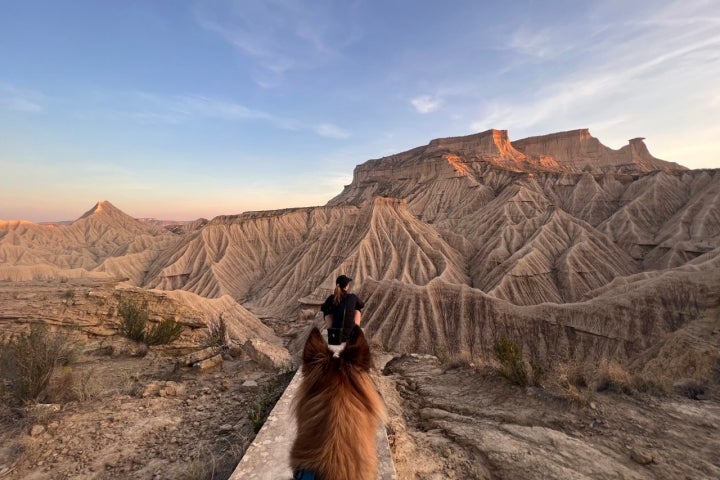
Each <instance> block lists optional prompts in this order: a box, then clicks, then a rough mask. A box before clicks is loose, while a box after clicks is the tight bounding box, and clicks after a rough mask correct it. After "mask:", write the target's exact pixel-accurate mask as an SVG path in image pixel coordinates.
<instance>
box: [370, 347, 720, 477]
mask: <svg viewBox="0 0 720 480" xmlns="http://www.w3.org/2000/svg"><path fill="white" fill-rule="evenodd" d="M384 373H385V376H384V377H382V378H381V379H380V381H381V389H382V390H383V394H384V397H385V399H386V401H387V402H388V405H389V409H390V411H391V419H390V422H389V425H388V431H389V438H390V442H391V448H392V450H393V452H394V460H395V464H396V468H397V470H398V478H399V479H400V480H404V479H423V480H440V479H469V478H478V479H507V480H511V479H512V480H515V479H524V480H535V479H537V480H540V479H590V478H593V479H600V478H602V479H668V480H670V479H673V480H674V479H688V480H689V479H693V480H701V479H702V480H711V479H717V478H720V435H719V433H720V396H719V395H718V392H717V389H715V390H714V391H713V392H712V393H709V394H705V396H703V397H702V399H701V400H691V399H689V398H685V397H682V396H680V395H674V394H665V395H648V394H642V393H638V392H633V393H632V394H626V393H618V392H610V391H607V392H602V393H599V392H595V393H592V394H588V396H586V397H584V398H583V399H582V400H581V401H578V398H577V397H569V396H568V395H567V394H566V392H562V391H560V390H555V389H553V388H539V387H518V386H514V385H511V384H509V383H508V382H507V381H506V380H505V379H504V378H502V377H500V376H499V375H498V374H497V373H496V372H495V370H494V369H492V368H490V367H482V368H473V367H469V366H458V367H456V368H452V367H451V368H448V367H447V366H443V364H442V363H441V362H440V361H439V360H438V359H437V358H435V357H431V356H421V355H405V356H400V357H397V358H395V359H394V360H391V361H390V362H389V363H388V364H387V365H386V367H385V369H384Z"/></svg>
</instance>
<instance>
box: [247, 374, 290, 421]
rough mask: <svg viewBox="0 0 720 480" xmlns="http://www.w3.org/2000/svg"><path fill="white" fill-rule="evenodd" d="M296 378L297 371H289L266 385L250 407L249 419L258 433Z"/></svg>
mask: <svg viewBox="0 0 720 480" xmlns="http://www.w3.org/2000/svg"><path fill="white" fill-rule="evenodd" d="M294 376H295V370H291V369H288V370H287V371H283V372H282V373H280V374H278V376H277V377H275V381H273V382H271V383H270V384H268V385H266V386H265V387H264V388H263V389H262V391H261V392H260V393H259V394H258V396H257V398H256V399H255V402H254V403H253V404H252V405H251V406H250V411H249V412H248V418H249V419H250V421H251V422H252V425H253V430H254V431H255V433H258V432H259V431H260V429H261V428H262V426H263V425H264V424H265V420H267V417H268V415H270V412H271V411H272V409H273V407H275V404H276V403H277V401H278V400H279V399H280V397H281V396H282V394H283V392H284V391H285V389H286V388H287V386H288V384H289V383H290V380H292V378H293V377H294Z"/></svg>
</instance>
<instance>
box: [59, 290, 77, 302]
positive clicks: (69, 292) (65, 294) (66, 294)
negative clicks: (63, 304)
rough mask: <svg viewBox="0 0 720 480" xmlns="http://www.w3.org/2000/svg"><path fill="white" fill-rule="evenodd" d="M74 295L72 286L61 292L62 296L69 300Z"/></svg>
mask: <svg viewBox="0 0 720 480" xmlns="http://www.w3.org/2000/svg"><path fill="white" fill-rule="evenodd" d="M74 296H75V290H73V289H72V288H69V289H67V290H65V291H64V292H63V294H62V298H65V299H67V300H70V299H71V298H73V297H74Z"/></svg>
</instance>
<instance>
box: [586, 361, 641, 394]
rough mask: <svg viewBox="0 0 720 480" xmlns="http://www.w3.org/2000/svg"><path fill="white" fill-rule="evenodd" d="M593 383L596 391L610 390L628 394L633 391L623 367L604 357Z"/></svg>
mask: <svg viewBox="0 0 720 480" xmlns="http://www.w3.org/2000/svg"><path fill="white" fill-rule="evenodd" d="M593 383H594V390H595V391H596V392H604V391H612V392H617V393H625V394H628V395H629V394H632V393H633V388H632V382H631V378H630V375H629V374H628V372H627V371H626V370H625V368H623V366H622V365H620V364H619V363H617V362H615V361H613V360H608V359H606V358H604V359H602V360H601V361H600V365H599V367H598V370H597V372H596V378H595V380H594V382H593Z"/></svg>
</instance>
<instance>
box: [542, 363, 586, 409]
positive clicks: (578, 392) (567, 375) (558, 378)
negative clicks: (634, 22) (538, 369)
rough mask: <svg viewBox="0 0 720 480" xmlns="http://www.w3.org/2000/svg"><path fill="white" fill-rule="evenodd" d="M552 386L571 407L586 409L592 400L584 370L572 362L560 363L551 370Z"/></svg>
mask: <svg viewBox="0 0 720 480" xmlns="http://www.w3.org/2000/svg"><path fill="white" fill-rule="evenodd" d="M551 375H552V385H553V387H555V388H558V389H559V390H560V392H561V393H560V395H561V397H562V398H563V399H564V400H565V401H567V402H569V403H570V404H572V405H575V406H578V407H587V406H588V405H590V402H591V401H592V399H593V393H592V391H590V390H589V389H588V384H589V382H588V380H587V378H588V374H587V372H586V368H585V367H584V366H583V365H582V364H580V363H578V362H576V361H574V360H567V361H560V362H557V363H555V364H554V365H553V368H552V372H551Z"/></svg>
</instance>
